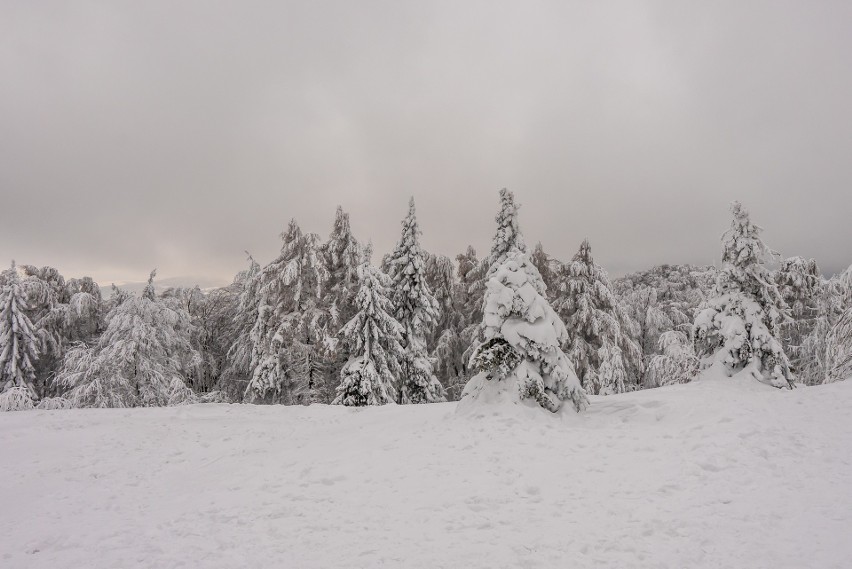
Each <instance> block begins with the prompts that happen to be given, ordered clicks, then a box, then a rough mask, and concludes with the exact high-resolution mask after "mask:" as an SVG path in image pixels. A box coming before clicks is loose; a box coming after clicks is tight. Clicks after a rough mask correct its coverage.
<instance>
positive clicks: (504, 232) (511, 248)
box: [486, 188, 527, 273]
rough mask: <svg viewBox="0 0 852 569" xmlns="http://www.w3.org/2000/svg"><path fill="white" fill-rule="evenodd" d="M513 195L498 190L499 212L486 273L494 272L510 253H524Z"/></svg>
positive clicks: (525, 247) (504, 190) (517, 206)
mask: <svg viewBox="0 0 852 569" xmlns="http://www.w3.org/2000/svg"><path fill="white" fill-rule="evenodd" d="M520 207H521V206H520V205H519V204H516V203H515V194H513V193H512V192H510V191H509V190H507V189H506V188H503V189H502V190H500V212H499V213H498V214H497V217H495V218H494V219H495V221H497V232H496V233H495V234H494V240H493V241H492V243H491V254H489V255H488V259H487V261H486V263H487V265H488V271H489V273H490V272H493V271H496V270H497V268H498V267H500V266H501V265H502V264H503V262H504V261H505V260H506V259H507V258H508V256H509V255H510V254H511V253H526V252H527V245H526V243H525V242H524V237H523V235H522V234H521V228H520V226H519V225H518V209H520Z"/></svg>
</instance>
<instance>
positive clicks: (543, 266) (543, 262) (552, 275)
mask: <svg viewBox="0 0 852 569" xmlns="http://www.w3.org/2000/svg"><path fill="white" fill-rule="evenodd" d="M530 261H532V264H533V265H535V268H536V269H537V270H538V274H540V275H541V280H542V281H544V286H545V287H546V288H547V298H548V299H550V300H551V301H552V300H553V298H554V297H555V295H556V293H557V292H558V291H557V290H556V274H557V272H558V271H559V268H558V266H559V262H558V261H555V260H554V259H552V258H551V257H550V255H548V254H547V253H545V252H544V247H543V246H542V244H541V241H539V242H538V243H536V245H535V249H533V252H532V253H531V254H530Z"/></svg>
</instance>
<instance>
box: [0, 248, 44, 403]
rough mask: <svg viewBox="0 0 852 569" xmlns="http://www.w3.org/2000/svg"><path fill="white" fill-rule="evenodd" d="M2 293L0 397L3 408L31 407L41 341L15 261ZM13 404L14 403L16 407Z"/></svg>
mask: <svg viewBox="0 0 852 569" xmlns="http://www.w3.org/2000/svg"><path fill="white" fill-rule="evenodd" d="M4 277H5V279H4V280H5V282H6V284H5V285H4V286H3V288H2V291H0V394H5V399H7V400H8V401H5V402H4V403H2V406H3V407H4V408H8V409H10V410H14V409H19V408H31V407H32V405H33V401H34V400H36V399H37V398H38V394H37V392H36V389H35V387H34V385H33V383H34V381H35V363H36V361H37V360H38V356H39V350H38V340H37V338H36V332H35V329H34V327H33V324H32V322H31V321H30V318H29V316H28V315H27V310H28V306H27V298H26V293H25V291H24V288H23V286H22V285H21V279H20V277H19V275H18V271H17V268H16V267H15V263H14V261H13V262H12V267H11V269H10V270H9V271H6V272H5V274H4ZM13 403H14V404H13Z"/></svg>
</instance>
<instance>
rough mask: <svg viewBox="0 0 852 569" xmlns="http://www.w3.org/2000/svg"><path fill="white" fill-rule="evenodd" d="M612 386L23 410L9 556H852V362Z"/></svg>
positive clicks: (173, 562)
mask: <svg viewBox="0 0 852 569" xmlns="http://www.w3.org/2000/svg"><path fill="white" fill-rule="evenodd" d="M591 399H592V402H591V407H590V409H589V410H588V411H587V412H586V413H584V414H581V415H574V414H573V413H569V414H564V416H552V415H550V414H549V413H547V412H546V411H540V410H535V411H534V410H532V409H528V408H516V409H507V408H499V409H496V410H495V411H494V412H492V411H491V410H490V409H486V410H485V412H484V413H482V414H480V416H471V415H468V416H464V417H460V416H458V415H456V414H455V413H454V411H455V404H452V403H446V404H433V405H423V406H404V407H396V406H388V407H382V408H368V409H349V408H338V407H326V406H320V405H317V406H312V407H283V406H271V407H257V406H250V405H230V406H229V405H195V406H187V407H173V408H154V409H130V410H121V409H108V410H96V409H89V410H69V411H28V412H18V413H3V414H0V456H2V461H0V479H1V480H3V483H2V484H0V503H2V504H3V507H2V508H0V566H2V567H9V568H16V569H17V568H30V567H33V568H35V567H43V568H50V569H56V568H80V567H86V568H88V569H94V568H116V567H122V568H135V567H152V568H153V567H157V568H165V567H180V566H183V567H228V568H230V567H251V568H259V567H286V568H314V567H316V568H326V569H327V568H336V567H340V568H343V567H347V568H349V567H370V568H372V567H416V568H424V569H426V568H429V569H433V568H437V567H448V568H478V567H482V568H489V569H493V568H497V567H572V568H580V567H617V568H626V567H660V568H664V567H671V568H682V567H690V568H699V567H706V568H714V569H715V568H720V567H744V568H745V567H748V568H750V569H754V568H762V567H766V568H773V569H779V568H785V567H786V568H791V569H792V568H796V569H801V568H803V567H808V568H821V569H823V568H830V567H837V568H840V567H849V566H850V563H852V540H850V539H849V536H850V528H852V428H850V427H852V415H850V413H849V409H850V408H852V382H844V383H839V384H833V385H827V386H822V387H811V388H806V389H797V390H795V391H792V392H790V391H780V390H775V389H771V388H768V387H765V386H762V385H760V384H758V383H757V382H746V381H735V380H723V379H718V380H711V379H704V380H702V381H699V382H696V383H693V384H689V385H681V386H674V387H668V388H660V389H655V390H648V391H642V392H636V393H629V394H625V395H617V396H609V397H605V398H604V397H592V398H591Z"/></svg>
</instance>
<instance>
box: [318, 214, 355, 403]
mask: <svg viewBox="0 0 852 569" xmlns="http://www.w3.org/2000/svg"><path fill="white" fill-rule="evenodd" d="M321 254H322V259H323V262H324V263H325V266H326V273H327V275H328V282H327V283H326V285H325V293H324V294H323V299H322V303H321V304H322V319H321V321H320V322H319V323H318V324H319V326H321V327H322V329H323V335H324V339H323V352H324V356H325V359H326V361H327V365H326V369H325V373H324V376H323V377H322V378H321V385H319V386H318V387H317V389H316V392H317V394H316V399H317V400H318V401H320V402H323V403H330V402H331V400H332V399H333V398H334V396H335V389H336V387H337V384H338V382H339V379H340V372H341V370H342V368H343V365H344V364H345V363H346V362H347V361H348V360H349V353H348V345H347V344H346V343H342V344H341V343H339V342H338V339H337V331H338V330H339V328H340V327H341V325H342V324H345V323H346V322H349V320H351V319H352V317H353V316H354V315H355V311H356V306H355V295H356V294H357V292H358V282H359V280H358V274H359V271H360V266H361V264H362V263H363V259H364V248H363V247H362V246H361V244H360V243H359V242H358V240H357V239H356V238H355V236H354V235H353V234H352V229H351V227H350V224H349V214H348V213H346V212H344V211H343V208H342V207H340V206H337V212H336V214H335V217H334V225H333V227H332V230H331V234H330V235H329V238H328V241H326V242H325V243H324V244H323V245H322V248H321Z"/></svg>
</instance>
